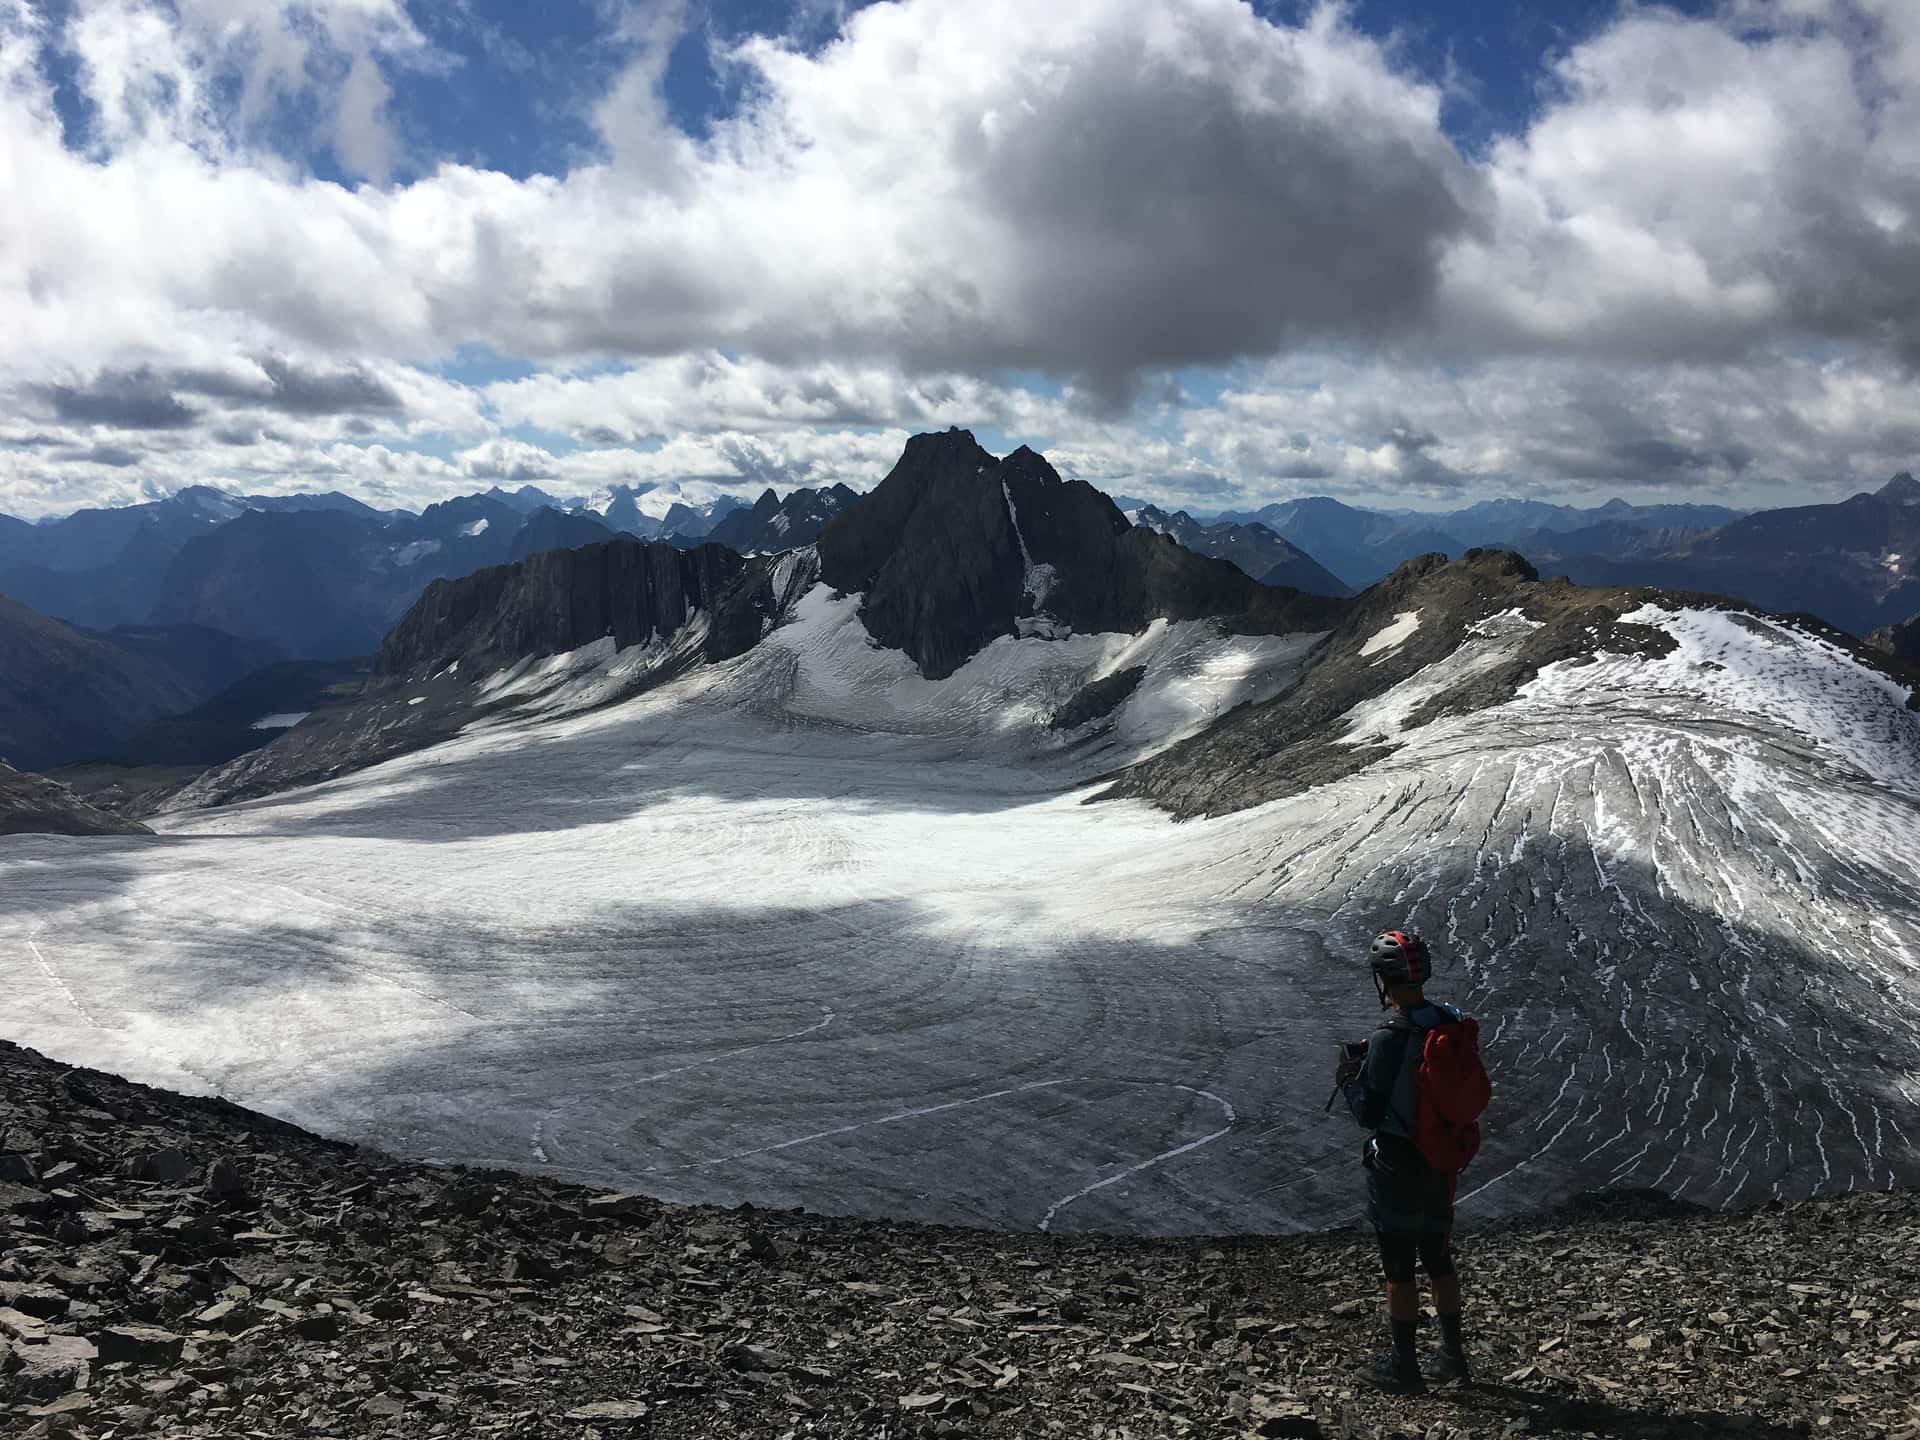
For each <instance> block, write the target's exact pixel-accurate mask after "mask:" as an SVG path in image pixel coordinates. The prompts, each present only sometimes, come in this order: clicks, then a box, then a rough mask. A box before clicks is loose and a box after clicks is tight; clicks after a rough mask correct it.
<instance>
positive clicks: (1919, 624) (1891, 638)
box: [1867, 615, 1920, 665]
mask: <svg viewBox="0 0 1920 1440" xmlns="http://www.w3.org/2000/svg"><path fill="white" fill-rule="evenodd" d="M1867 643H1868V644H1869V645H1871V646H1873V648H1874V649H1876V650H1880V651H1883V652H1884V653H1886V654H1888V655H1891V656H1893V657H1894V658H1895V659H1896V660H1905V661H1907V662H1908V663H1909V664H1914V665H1920V615H1915V616H1914V617H1913V618H1912V619H1911V620H1909V621H1907V622H1906V623H1905V624H1903V625H1888V626H1885V627H1883V628H1882V629H1879V630H1876V631H1874V632H1873V633H1872V634H1871V635H1869V636H1868V637H1867Z"/></svg>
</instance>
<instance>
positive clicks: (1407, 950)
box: [1367, 930, 1433, 1009]
mask: <svg viewBox="0 0 1920 1440" xmlns="http://www.w3.org/2000/svg"><path fill="white" fill-rule="evenodd" d="M1367 960H1368V962H1369V963H1370V964H1371V965H1372V967H1373V983H1374V986H1375V988H1377V989H1378V990H1379V991H1380V1007H1381V1008H1382V1009H1385V1008H1386V1005H1387V992H1388V991H1389V990H1391V989H1393V988H1394V987H1395V986H1396V985H1424V984H1426V983H1427V981H1429V980H1431V979H1432V978H1433V952H1432V951H1430V950H1428V949H1427V942H1426V941H1424V940H1422V939H1421V938H1420V937H1419V936H1418V935H1410V934H1408V933H1407V932H1406V931H1405V930H1382V931H1381V932H1380V933H1379V934H1378V935H1376V936H1374V937H1373V943H1372V944H1371V945H1369V946H1368V947H1367Z"/></svg>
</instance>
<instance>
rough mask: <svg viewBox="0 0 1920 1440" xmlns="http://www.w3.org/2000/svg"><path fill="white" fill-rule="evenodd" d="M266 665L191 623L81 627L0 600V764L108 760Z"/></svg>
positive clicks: (253, 651) (249, 650) (248, 648)
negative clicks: (134, 737) (137, 735)
mask: <svg viewBox="0 0 1920 1440" xmlns="http://www.w3.org/2000/svg"><path fill="white" fill-rule="evenodd" d="M274 658H275V656H274V653H273V651H271V650H270V649H268V648H267V647H265V646H262V645H259V644H257V643H254V642H251V641H244V640H239V639H236V638H235V637H233V636H231V635H223V634H220V633H217V632H215V631H211V630H206V629H203V628H201V627H198V626H141V627H127V628H123V629H120V630H114V631H109V632H106V633H100V632H96V631H91V630H81V629H78V628H76V627H75V626H72V625H67V624H64V623H62V622H61V621H59V620H55V619H52V618H50V617H49V616H46V615H41V614H38V613H36V612H35V611H32V610H29V609H28V608H27V607H26V606H24V605H20V604H16V603H15V602H14V601H12V600H9V599H7V598H6V597H4V596H0V758H5V759H7V760H10V761H12V762H13V763H14V764H16V765H20V766H24V767H26V768H28V769H35V770H38V769H43V768H45V767H47V766H51V765H58V764H62V763H65V762H67V761H71V760H82V759H99V758H103V757H106V756H109V755H112V754H114V753H115V752H116V751H117V750H118V749H119V748H120V745H121V743H122V742H123V741H125V740H126V739H127V737H128V736H129V735H130V734H132V733H134V732H136V731H138V730H140V729H141V728H143V727H144V726H147V725H150V724H152V723H154V722H155V721H157V720H160V719H162V718H163V717H165V716H168V715H172V714H175V713H177V712H179V711H183V710H187V709H190V708H191V707H193V706H194V705H197V704H199V703H200V702H201V701H203V700H205V699H207V698H208V697H209V696H211V695H212V694H214V693H215V692H216V691H218V690H220V689H222V688H224V687H225V686H227V685H230V684H232V683H233V682H234V681H235V680H237V679H238V678H239V677H240V676H242V675H245V674H247V673H249V672H251V671H253V670H255V669H257V668H258V667H260V666H262V665H265V664H267V663H269V662H270V661H272V660H273V659H274Z"/></svg>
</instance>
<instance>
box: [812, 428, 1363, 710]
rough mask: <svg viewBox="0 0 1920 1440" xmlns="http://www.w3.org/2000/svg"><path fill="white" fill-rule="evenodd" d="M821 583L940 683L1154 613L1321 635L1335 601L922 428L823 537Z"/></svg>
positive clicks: (1137, 625)
mask: <svg viewBox="0 0 1920 1440" xmlns="http://www.w3.org/2000/svg"><path fill="white" fill-rule="evenodd" d="M819 552H820V573H821V578H822V579H824V580H825V581H827V583H828V584H830V585H833V586H836V587H837V588H839V589H841V590H844V591H848V592H855V591H857V592H860V593H862V594H863V595H864V596H865V601H864V604H863V607H862V609H861V618H862V619H863V620H864V621H865V623H866V626H867V629H868V631H869V632H870V633H871V634H872V635H873V637H874V638H875V639H876V640H878V641H879V642H880V643H881V644H883V645H890V646H893V647H895V648H897V649H900V650H904V651H905V652H906V653H907V654H908V655H910V656H911V657H912V658H913V659H914V661H915V662H916V663H917V664H918V665H919V666H920V669H921V671H922V672H923V673H924V674H926V675H927V676H928V677H929V678H931V679H940V678H943V677H945V676H947V675H950V674H952V673H953V672H954V671H955V670H957V669H958V668H959V667H960V666H961V665H962V664H964V663H965V662H966V661H967V659H968V658H969V657H971V656H972V655H973V654H974V653H975V652H976V651H978V650H979V649H980V648H981V647H982V646H983V645H985V644H987V643H988V642H989V641H991V640H993V639H994V638H996V637H997V636H1001V635H1018V634H1022V633H1048V632H1049V631H1051V630H1057V629H1061V628H1064V629H1069V630H1074V631H1080V632H1097V631H1129V632H1131V631H1137V630H1140V629H1142V628H1144V627H1145V626H1146V625H1147V624H1148V623H1149V622H1150V621H1152V620H1155V619H1168V620H1197V619H1204V618H1210V619H1215V620H1218V621H1219V622H1220V623H1221V624H1222V625H1224V626H1226V627H1227V628H1228V629H1229V630H1233V631H1236V632H1240V633H1249V634H1285V633H1290V632H1294V631H1301V630H1313V629H1322V628H1325V627H1326V626H1327V625H1328V624H1330V623H1332V621H1333V619H1334V618H1335V617H1337V616H1338V615H1339V614H1340V613H1341V610H1342V608H1343V607H1342V605H1341V603H1340V602H1339V601H1337V600H1331V599H1328V598H1326V597H1322V596H1311V595H1302V594H1300V593H1299V592H1297V591H1293V590H1283V589H1276V588H1273V587H1269V586H1263V585H1261V584H1259V583H1257V582H1256V581H1254V580H1253V579H1251V578H1250V577H1249V576H1247V575H1246V574H1245V573H1243V572H1242V571H1240V570H1239V569H1237V568H1236V567H1235V566H1233V565H1231V564H1228V563H1227V562H1226V561H1224V560H1210V559H1207V558H1205V557H1203V556H1199V555H1195V554H1193V553H1192V552H1191V551H1189V550H1186V549H1185V548H1183V547H1182V546H1180V545H1179V544H1178V543H1177V542H1175V541H1173V540H1171V539H1169V538H1167V537H1166V536H1164V535H1159V534H1156V533H1154V532H1153V531H1151V530H1144V529H1139V528H1136V527H1135V526H1132V525H1129V524H1128V523H1127V518H1126V516H1124V515H1123V514H1121V513H1120V510H1119V509H1118V507H1116V506H1115V505H1114V503H1113V502H1112V501H1111V500H1110V499H1108V498H1107V497H1106V496H1105V495H1103V494H1101V493H1100V492H1099V491H1098V490H1096V489H1094V488H1093V487H1092V486H1091V485H1088V484H1087V483H1086V482H1085V481H1081V480H1063V479H1061V477H1060V476H1059V475H1058V474H1057V473H1056V472H1055V471H1054V468H1053V467H1052V466H1051V465H1049V464H1048V463H1047V462H1046V460H1045V459H1044V458H1042V457H1041V456H1039V455H1037V454H1035V453H1034V452H1033V451H1031V450H1029V449H1027V448H1026V447H1024V446H1022V447H1021V448H1020V449H1018V450H1016V451H1015V452H1014V453H1013V454H1012V455H1009V456H1008V457H1007V458H1006V459H1005V460H996V459H995V458H994V457H993V456H992V455H990V454H989V453H987V451H985V450H984V449H982V448H981V447H980V445H979V444H978V443H977V442H976V441H975V440H974V438H973V436H972V435H971V434H969V433H968V432H966V431H964V430H949V431H948V432H946V433H945V434H943V435H916V436H915V437H914V438H913V439H911V440H909V441H908V442H907V448H906V451H905V453H904V454H903V455H902V456H901V457H900V461H899V463H898V464H896V465H895V466H894V468H893V469H892V471H890V472H889V473H888V475H887V478H886V479H885V480H883V481H881V482H880V484H879V486H878V487H877V488H875V489H874V490H873V492H872V493H871V494H869V495H868V496H867V497H866V498H865V499H864V500H862V501H861V503H860V504H859V505H856V506H855V507H854V508H853V509H851V510H849V511H848V512H847V513H846V514H844V515H842V516H841V517H840V518H839V519H837V520H835V521H834V522H833V523H832V524H831V525H829V526H828V527H827V528H826V529H825V530H824V531H822V532H821V535H820V541H819Z"/></svg>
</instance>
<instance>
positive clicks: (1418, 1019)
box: [1344, 1001, 1461, 1140]
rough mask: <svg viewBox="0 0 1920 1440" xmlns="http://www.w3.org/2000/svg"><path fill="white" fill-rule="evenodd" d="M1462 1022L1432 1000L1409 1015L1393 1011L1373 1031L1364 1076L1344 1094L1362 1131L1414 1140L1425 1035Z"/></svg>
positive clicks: (1450, 1008)
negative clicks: (1418, 1075)
mask: <svg viewBox="0 0 1920 1440" xmlns="http://www.w3.org/2000/svg"><path fill="white" fill-rule="evenodd" d="M1460 1018H1461V1016H1460V1012H1459V1011H1458V1010H1456V1009H1454V1007H1453V1006H1451V1005H1435V1004H1433V1003H1432V1002H1431V1001H1429V1002H1428V1003H1427V1004H1425V1005H1423V1006H1421V1007H1420V1008H1419V1009H1417V1010H1414V1011H1412V1012H1410V1013H1409V1014H1406V1015H1402V1014H1401V1013H1400V1012H1399V1011H1398V1010H1396V1011H1394V1012H1393V1014H1392V1015H1390V1016H1388V1017H1387V1019H1386V1021H1385V1022H1384V1023H1383V1024H1382V1025H1381V1026H1380V1028H1379V1029H1378V1030H1376V1031H1374V1032H1373V1038H1372V1039H1371V1040H1370V1041H1369V1042H1368V1044H1367V1056H1366V1059H1365V1060H1363V1061H1362V1062H1361V1064H1360V1073H1359V1074H1358V1075H1356V1076H1354V1077H1353V1079H1351V1080H1349V1081H1348V1082H1347V1087H1346V1090H1345V1092H1344V1093H1345V1095H1346V1097H1347V1108H1348V1109H1349V1110H1351V1111H1352V1112H1353V1118H1354V1119H1355V1120H1356V1121H1358V1122H1359V1124H1360V1128H1361V1129H1363V1130H1371V1131H1373V1132H1374V1133H1375V1134H1376V1135H1396V1136H1399V1137H1400V1138H1401V1139H1403V1140H1411V1139H1412V1138H1413V1122H1414V1117H1415V1111H1416V1108H1417V1107H1418V1105H1419V1092H1418V1090H1417V1089H1416V1088H1415V1084H1414V1079H1415V1074H1416V1072H1417V1071H1418V1070H1419V1068H1420V1047H1421V1046H1423V1045H1424V1044H1426V1040H1427V1031H1429V1030H1431V1029H1432V1028H1433V1027H1434V1026H1436V1025H1441V1024H1445V1023H1448V1022H1451V1021H1454V1020H1458V1019H1460Z"/></svg>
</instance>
